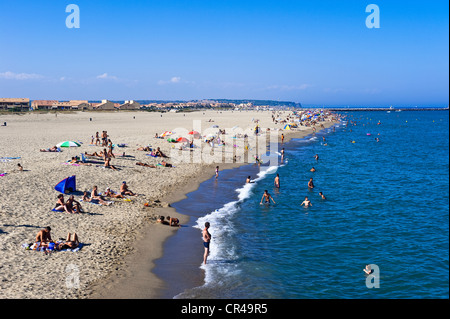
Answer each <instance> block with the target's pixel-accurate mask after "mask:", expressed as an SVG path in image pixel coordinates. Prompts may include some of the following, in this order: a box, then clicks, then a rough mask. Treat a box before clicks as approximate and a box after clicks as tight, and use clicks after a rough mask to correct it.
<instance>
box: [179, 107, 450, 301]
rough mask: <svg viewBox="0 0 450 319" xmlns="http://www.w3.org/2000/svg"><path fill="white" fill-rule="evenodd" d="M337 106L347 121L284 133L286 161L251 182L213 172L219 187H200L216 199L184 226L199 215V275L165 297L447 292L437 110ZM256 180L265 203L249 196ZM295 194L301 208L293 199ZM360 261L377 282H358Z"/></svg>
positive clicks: (444, 119)
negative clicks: (205, 232)
mask: <svg viewBox="0 0 450 319" xmlns="http://www.w3.org/2000/svg"><path fill="white" fill-rule="evenodd" d="M343 114H344V115H346V119H347V120H348V121H349V122H348V126H347V127H346V126H345V125H343V123H341V124H338V125H337V126H336V127H335V128H334V129H333V128H330V129H327V130H326V131H323V132H319V133H317V134H316V135H315V136H308V137H306V138H304V139H294V140H292V141H290V142H289V143H287V144H286V145H284V147H285V152H286V158H287V164H286V163H285V165H283V166H280V167H272V168H270V169H269V170H266V171H263V172H260V173H259V175H257V174H256V173H255V174H253V176H252V178H253V179H254V181H255V183H252V184H247V185H244V184H243V182H244V180H245V179H242V178H243V176H244V175H245V174H244V173H242V174H240V175H239V174H238V175H239V178H238V179H237V178H236V176H234V179H233V177H231V175H228V176H227V175H224V176H223V177H222V176H221V178H222V180H219V181H217V182H215V183H218V184H220V183H222V184H223V186H222V187H224V188H226V189H227V192H224V191H220V192H217V191H216V192H211V193H209V194H208V196H209V198H208V200H209V201H210V202H216V203H217V207H214V209H211V207H208V209H209V211H204V212H203V213H201V214H200V215H201V216H196V218H195V221H194V222H193V224H192V227H193V228H195V229H197V230H198V232H199V236H200V229H201V228H202V227H203V224H204V222H205V221H209V222H210V223H211V228H210V232H211V234H212V237H213V240H212V243H211V254H210V257H209V260H208V264H207V265H201V256H200V261H199V264H198V266H199V267H201V268H202V269H203V271H204V274H205V283H204V285H202V286H199V287H196V288H193V289H187V290H185V291H184V292H182V293H180V294H178V295H177V296H176V298H230V299H231V298H251V299H257V298H283V299H289V298H292V299H297V298H302V299H309V298H314V299H315V298H320V299H328V298H352V299H354V298H356V299H357V298H448V297H449V272H448V270H449V269H448V255H449V237H448V236H449V229H448V226H449V219H448V216H449V215H448V209H449V158H448V156H449V146H448V143H449V126H448V120H449V119H448V112H447V111H403V112H391V113H387V112H382V111H378V112H348V113H343ZM378 123H380V124H378ZM354 124H356V125H354ZM369 134H370V135H369ZM323 137H324V138H325V140H323ZM375 138H379V141H378V142H377V141H376V140H375ZM352 141H354V143H352ZM325 143H326V144H327V145H325ZM315 154H318V155H319V159H318V160H316V159H315V158H314V155H315ZM311 167H315V168H316V172H310V169H311ZM276 173H278V174H279V175H280V178H281V188H280V190H279V191H278V190H276V189H274V187H273V180H274V177H275V175H276ZM235 175H236V174H235ZM227 177H228V180H226V178H227ZM311 177H312V178H313V181H314V184H315V188H314V189H313V190H309V189H308V187H307V183H308V181H309V179H310V178H311ZM225 180H226V181H225ZM208 183H214V182H212V181H209V182H208ZM205 185H206V186H208V184H205ZM211 185H213V184H211ZM206 186H205V187H206ZM208 187H209V188H211V187H212V186H208ZM214 187H217V186H214ZM266 189H267V190H268V191H269V193H270V194H271V195H272V196H273V198H274V200H275V201H276V205H269V206H266V205H260V204H259V203H260V200H261V196H262V194H263V192H264V190H266ZM204 190H205V189H204V188H203V193H205V192H204ZM200 191H202V190H201V189H200ZM320 191H321V192H323V194H324V195H325V196H326V200H323V199H321V197H320V196H319V195H318V192H320ZM194 193H195V192H194ZM224 194H226V196H224ZM192 196H194V197H195V196H196V195H195V194H193V195H192ZM214 196H217V198H219V197H220V200H217V201H215V197H214ZM305 196H308V197H309V199H310V201H311V203H312V207H309V208H304V207H301V206H300V204H301V203H302V201H303V200H304V198H305ZM224 197H226V200H225V199H224ZM197 199H198V198H197ZM185 201H187V202H185V204H186V203H189V198H188V199H186V200H185ZM197 202H198V200H197ZM179 206H183V201H182V202H180V205H179ZM196 209H197V211H201V209H200V208H199V207H197V208H196ZM197 217H199V218H198V219H197ZM199 241H201V239H200V238H199ZM199 245H200V244H199ZM366 264H374V265H376V266H378V269H379V273H377V279H378V283H379V286H378V287H379V288H371V289H370V288H368V287H367V285H366V282H367V281H366V276H365V274H364V272H363V268H364V267H365V265H366Z"/></svg>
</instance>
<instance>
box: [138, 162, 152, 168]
mask: <svg viewBox="0 0 450 319" xmlns="http://www.w3.org/2000/svg"><path fill="white" fill-rule="evenodd" d="M136 165H139V166H145V167H151V168H155V167H156V166H155V165H150V164H147V163H142V162H137V163H136Z"/></svg>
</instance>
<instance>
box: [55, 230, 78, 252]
mask: <svg viewBox="0 0 450 319" xmlns="http://www.w3.org/2000/svg"><path fill="white" fill-rule="evenodd" d="M79 244H80V242H79V241H78V235H77V234H76V233H73V240H71V234H70V233H68V234H67V239H66V241H65V242H62V243H60V244H58V245H56V250H63V249H75V248H77V247H78V245H79Z"/></svg>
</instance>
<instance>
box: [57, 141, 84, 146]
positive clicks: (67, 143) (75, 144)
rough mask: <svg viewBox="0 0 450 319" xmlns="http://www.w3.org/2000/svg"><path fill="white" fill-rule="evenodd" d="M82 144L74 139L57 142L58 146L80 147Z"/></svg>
mask: <svg viewBox="0 0 450 319" xmlns="http://www.w3.org/2000/svg"><path fill="white" fill-rule="evenodd" d="M80 146H81V144H80V143H78V142H74V141H65V142H61V143H59V144H56V147H80Z"/></svg>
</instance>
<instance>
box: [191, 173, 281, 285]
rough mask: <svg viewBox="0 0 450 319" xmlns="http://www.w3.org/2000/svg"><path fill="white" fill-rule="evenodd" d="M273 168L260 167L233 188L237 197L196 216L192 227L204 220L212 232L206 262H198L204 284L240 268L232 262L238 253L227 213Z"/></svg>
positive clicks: (215, 281)
mask: <svg viewBox="0 0 450 319" xmlns="http://www.w3.org/2000/svg"><path fill="white" fill-rule="evenodd" d="M277 169H278V166H270V167H267V168H265V169H264V170H261V171H260V172H259V173H258V174H257V177H256V178H255V179H254V180H252V183H247V184H244V185H243V186H242V187H241V188H238V189H236V192H237V193H238V199H237V200H235V201H232V202H229V203H226V204H225V205H223V207H221V208H220V209H216V210H215V211H212V212H210V213H209V214H207V215H205V216H203V217H200V218H198V219H197V221H196V224H195V225H194V226H193V227H195V228H198V229H203V228H204V227H205V226H204V225H205V223H206V222H209V223H210V228H209V231H210V233H211V236H212V240H211V243H210V254H209V256H208V262H207V264H206V265H204V264H201V266H200V268H201V269H204V270H205V284H204V285H205V286H207V285H208V284H210V283H212V282H214V284H215V285H216V284H218V282H219V283H220V280H221V279H223V278H224V277H229V276H235V275H236V274H237V273H239V272H240V270H239V265H238V264H237V263H235V261H236V260H237V259H238V258H239V255H238V254H237V252H236V247H235V246H233V245H232V243H233V240H230V239H232V238H233V237H234V233H235V232H236V230H235V227H234V224H233V222H232V220H233V219H232V218H231V217H232V216H233V215H234V214H235V213H236V212H238V211H239V206H240V205H239V204H240V203H242V202H243V201H245V200H246V199H248V198H250V197H251V196H252V195H253V192H252V190H253V188H254V187H255V186H256V184H257V183H258V182H259V181H261V180H262V179H264V178H265V177H267V176H268V175H270V174H274V173H275V172H276V171H277Z"/></svg>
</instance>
